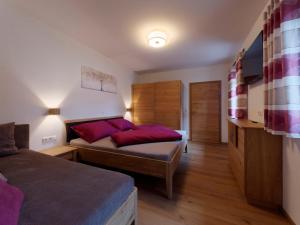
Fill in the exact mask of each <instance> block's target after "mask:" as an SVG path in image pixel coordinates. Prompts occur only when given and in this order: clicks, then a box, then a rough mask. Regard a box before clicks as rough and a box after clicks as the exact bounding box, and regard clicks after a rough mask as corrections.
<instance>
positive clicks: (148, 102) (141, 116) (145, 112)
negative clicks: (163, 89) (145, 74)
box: [132, 84, 155, 125]
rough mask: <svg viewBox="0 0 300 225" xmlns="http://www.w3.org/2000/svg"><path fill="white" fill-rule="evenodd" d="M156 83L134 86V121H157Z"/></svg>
mask: <svg viewBox="0 0 300 225" xmlns="http://www.w3.org/2000/svg"><path fill="white" fill-rule="evenodd" d="M154 94H155V92H154V84H134V85H133V86H132V107H133V122H134V123H135V124H137V125H142V124H152V123H155V118H154Z"/></svg>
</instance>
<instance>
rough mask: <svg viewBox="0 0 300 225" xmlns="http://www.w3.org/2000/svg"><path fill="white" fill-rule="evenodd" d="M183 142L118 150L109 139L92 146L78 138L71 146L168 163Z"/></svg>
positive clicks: (126, 147)
mask: <svg viewBox="0 0 300 225" xmlns="http://www.w3.org/2000/svg"><path fill="white" fill-rule="evenodd" d="M183 143H184V142H183V141H172V142H157V143H147V144H138V145H129V146H124V147H120V148H118V147H117V146H116V144H115V143H114V142H113V140H112V139H111V137H106V138H103V139H100V140H98V141H96V142H94V143H92V144H89V143H88V142H86V141H85V140H83V139H81V138H78V139H74V140H72V141H71V143H70V144H71V145H72V146H76V147H82V148H89V149H94V150H96V151H97V150H107V151H112V152H117V153H122V154H126V155H134V156H139V157H145V158H152V159H157V160H163V161H170V160H171V159H172V157H173V156H174V154H175V152H176V150H177V149H178V148H182V147H183V145H184V144H183Z"/></svg>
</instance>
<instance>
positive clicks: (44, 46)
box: [0, 1, 135, 150]
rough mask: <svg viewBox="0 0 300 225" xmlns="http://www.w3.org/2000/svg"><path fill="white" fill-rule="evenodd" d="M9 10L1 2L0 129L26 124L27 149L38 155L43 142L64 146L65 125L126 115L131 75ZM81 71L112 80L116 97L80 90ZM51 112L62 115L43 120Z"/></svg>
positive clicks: (67, 39) (53, 31)
mask: <svg viewBox="0 0 300 225" xmlns="http://www.w3.org/2000/svg"><path fill="white" fill-rule="evenodd" d="M7 4H8V3H4V2H3V1H1V2H0V27H1V31H0V32H1V34H0V107H1V113H0V123H4V122H9V121H16V122H17V123H30V125H31V142H30V143H31V148H32V149H34V150H40V149H43V148H48V147H50V146H49V145H48V146H44V145H42V143H41V139H42V137H44V136H51V135H56V136H57V139H58V140H57V145H60V144H63V143H64V141H65V130H64V124H63V121H64V119H78V118H89V117H98V116H108V115H109V116H113V115H122V114H124V112H125V111H124V110H125V106H124V105H125V104H126V105H130V101H131V84H132V83H133V81H134V79H135V74H134V73H133V72H131V71H130V70H128V69H125V68H122V67H121V66H118V65H116V64H115V63H114V62H112V61H111V60H110V59H108V58H106V57H104V56H103V55H100V54H99V53H97V52H95V51H93V50H91V49H89V48H87V47H85V46H83V45H81V44H79V43H78V42H76V41H74V40H72V39H70V38H68V37H66V36H64V35H62V34H61V33H58V32H56V31H55V30H52V29H51V28H50V27H47V25H45V24H43V23H41V22H39V21H37V20H35V19H33V18H31V17H30V16H28V15H26V14H23V12H21V11H18V10H17V9H14V8H12V7H10V6H9V5H7ZM99 41H101V40H99ZM81 65H88V66H91V67H93V68H95V69H98V70H100V71H102V72H106V73H109V74H112V75H115V76H116V77H117V79H118V89H119V93H118V94H109V93H104V92H97V91H92V90H86V89H81V87H80V86H81ZM49 107H60V108H61V109H62V115H61V116H60V117H58V116H45V113H46V111H47V108H49Z"/></svg>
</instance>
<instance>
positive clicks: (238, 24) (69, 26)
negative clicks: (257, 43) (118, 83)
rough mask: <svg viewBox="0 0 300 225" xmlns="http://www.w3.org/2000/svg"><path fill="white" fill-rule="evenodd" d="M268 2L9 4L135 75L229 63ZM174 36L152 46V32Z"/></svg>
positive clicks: (20, 0) (43, 0) (50, 0)
mask: <svg viewBox="0 0 300 225" xmlns="http://www.w3.org/2000/svg"><path fill="white" fill-rule="evenodd" d="M267 1H268V0H250V1H249V0H9V2H12V3H14V4H15V6H17V7H20V8H23V9H25V10H26V11H28V12H29V13H30V14H32V15H33V16H35V17H37V18H39V19H40V20H42V21H44V22H45V23H47V24H48V25H50V26H52V27H53V28H55V29H58V30H60V31H61V32H63V33H65V34H67V35H70V36H72V37H73V38H75V39H77V40H78V41H80V42H82V43H84V44H86V45H87V46H89V47H91V48H93V49H95V50H97V51H99V52H100V53H101V54H104V55H105V56H107V57H109V58H111V59H112V60H114V61H116V62H117V63H120V64H122V65H125V66H127V67H129V68H130V69H132V70H134V71H139V72H141V71H149V70H151V71H153V70H154V71H159V70H166V69H177V68H183V67H184V68H185V67H194V66H204V65H211V64H216V63H222V62H228V61H229V60H232V58H233V57H234V56H235V55H236V53H237V51H238V50H239V48H240V47H241V43H242V41H243V40H244V38H245V37H246V35H247V34H248V32H249V29H250V28H251V26H252V25H253V24H254V22H255V20H256V18H257V17H258V15H259V14H260V12H261V10H262V9H263V7H264V5H265V4H266V2H267ZM155 29H159V30H162V31H164V32H166V33H167V34H168V36H169V38H170V41H169V43H168V46H167V47H165V48H163V49H151V48H149V47H148V46H147V40H146V37H147V35H148V33H149V32H151V31H153V30H155Z"/></svg>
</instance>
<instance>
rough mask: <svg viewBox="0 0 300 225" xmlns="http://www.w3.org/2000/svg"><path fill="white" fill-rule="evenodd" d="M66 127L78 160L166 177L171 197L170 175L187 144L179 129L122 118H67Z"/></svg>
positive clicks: (69, 140) (171, 176) (168, 192)
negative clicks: (75, 148)
mask: <svg viewBox="0 0 300 225" xmlns="http://www.w3.org/2000/svg"><path fill="white" fill-rule="evenodd" d="M66 128H67V141H68V142H69V143H70V144H71V145H72V146H75V147H77V148H78V149H79V150H78V158H79V160H82V161H84V162H87V163H93V164H98V165H100V166H101V165H103V166H109V167H112V168H118V169H124V170H128V171H133V172H137V173H142V174H146V175H152V176H156V177H160V178H165V179H166V181H167V183H166V185H167V194H168V197H169V198H171V197H172V178H173V174H174V172H175V170H176V167H177V165H178V163H179V161H180V158H181V153H182V151H183V150H184V148H185V147H186V139H185V138H183V136H182V134H180V133H179V132H177V131H174V130H172V129H170V128H167V127H164V126H162V125H142V126H136V125H135V124H133V123H132V122H130V121H128V120H126V119H124V118H122V117H116V118H108V119H107V118H106V119H98V120H89V119H87V120H80V121H79V122H78V121H66Z"/></svg>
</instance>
